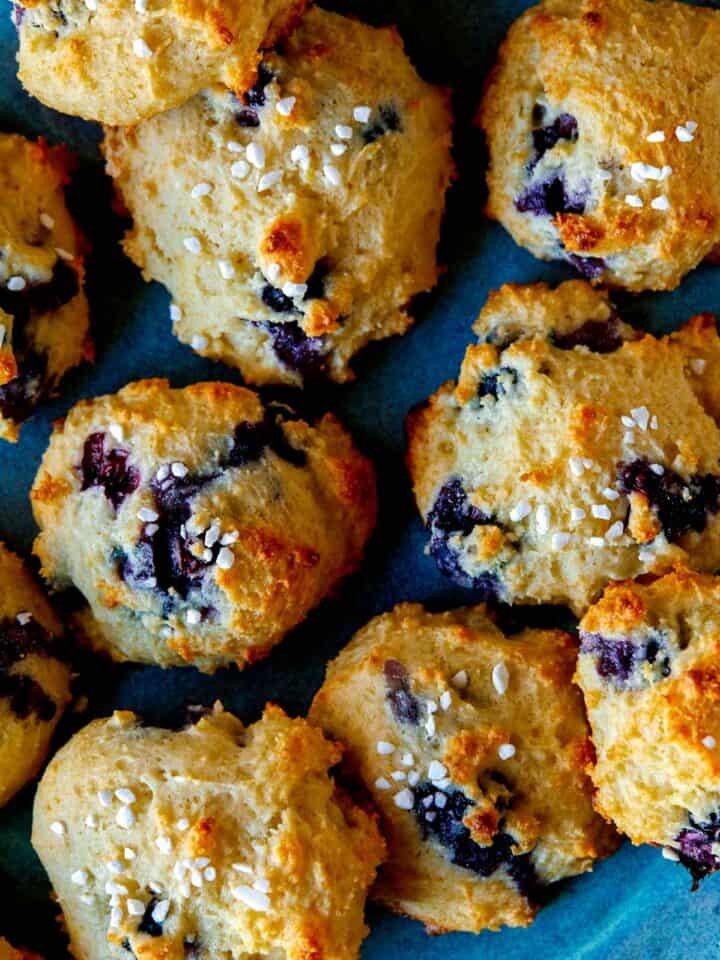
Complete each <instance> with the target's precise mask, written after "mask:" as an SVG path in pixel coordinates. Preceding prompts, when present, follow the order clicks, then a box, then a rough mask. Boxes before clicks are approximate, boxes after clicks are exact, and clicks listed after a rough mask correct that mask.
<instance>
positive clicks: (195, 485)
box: [129, 474, 216, 599]
mask: <svg viewBox="0 0 720 960" xmlns="http://www.w3.org/2000/svg"><path fill="white" fill-rule="evenodd" d="M215 476H216V475H215V474H213V475H211V476H209V477H207V478H205V479H203V480H197V479H196V478H194V477H192V476H191V475H190V474H187V475H186V476H184V477H176V476H174V475H173V474H170V476H169V477H166V478H165V479H164V480H162V481H158V480H154V481H153V483H152V490H153V493H154V494H155V503H156V506H157V510H158V514H159V516H158V520H157V522H156V524H155V526H157V528H158V529H157V530H156V531H155V533H154V534H153V535H152V536H151V537H147V536H143V537H142V538H141V539H140V541H139V542H138V544H137V547H136V551H135V555H134V556H133V558H132V559H131V561H130V564H129V569H130V572H131V575H132V578H133V579H134V581H135V583H136V584H137V585H138V586H140V587H142V586H143V585H144V584H145V585H147V580H148V579H149V578H150V577H154V579H155V587H156V588H157V589H158V590H160V591H162V592H163V593H170V592H171V591H174V592H176V593H177V594H178V595H179V596H181V597H182V598H183V599H185V598H186V597H187V595H188V593H189V592H190V590H191V589H192V588H193V587H194V586H196V585H198V584H199V583H200V581H201V580H202V578H203V576H204V574H205V570H206V564H204V563H203V562H202V560H200V559H199V558H198V557H196V556H195V555H194V554H193V553H191V552H190V544H191V541H190V540H189V539H188V538H187V537H186V536H183V532H182V527H183V524H185V523H187V521H188V520H189V519H190V515H191V513H192V505H191V503H192V499H193V497H195V495H196V494H197V493H198V491H199V490H200V488H201V486H202V485H203V484H204V483H208V482H209V481H210V480H212V479H214V478H215Z"/></svg>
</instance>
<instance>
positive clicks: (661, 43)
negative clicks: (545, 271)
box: [479, 0, 720, 290]
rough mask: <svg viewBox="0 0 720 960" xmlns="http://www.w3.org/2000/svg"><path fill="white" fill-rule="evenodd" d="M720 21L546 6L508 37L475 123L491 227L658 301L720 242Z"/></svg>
mask: <svg viewBox="0 0 720 960" xmlns="http://www.w3.org/2000/svg"><path fill="white" fill-rule="evenodd" d="M719 58H720V13H719V12H718V11H716V10H710V9H707V8H701V7H698V6H694V5H691V4H688V3H670V2H667V0H658V2H653V3H648V2H646V0H545V2H544V3H541V4H539V5H538V6H536V7H533V8H532V9H530V10H528V11H527V12H526V13H525V14H523V16H522V17H520V19H519V20H518V21H517V22H516V23H515V24H514V25H513V26H512V28H511V29H510V33H509V35H508V37H507V39H506V41H505V43H504V44H503V46H502V48H501V51H500V58H499V63H498V65H497V66H496V68H495V70H494V72H493V74H492V76H491V79H490V82H489V84H488V86H487V89H486V93H485V98H484V101H483V104H482V107H481V110H480V116H479V122H480V124H481V125H482V127H483V129H484V130H485V133H486V135H487V139H488V145H489V150H490V169H489V173H488V185H489V192H490V196H489V204H488V212H489V214H490V216H492V217H494V218H496V219H497V220H499V221H500V222H501V223H502V224H503V225H504V226H505V227H506V228H507V229H508V230H509V231H510V233H511V234H512V236H513V238H514V239H515V240H516V241H517V242H518V243H520V244H522V245H523V246H525V247H528V248H529V249H530V250H531V251H532V253H533V254H535V256H537V257H540V258H542V259H544V260H558V259H564V260H567V261H569V262H570V263H571V264H573V265H574V266H575V267H576V268H577V269H578V270H579V271H580V272H581V273H582V274H583V275H584V276H585V277H587V278H588V279H592V280H599V279H600V280H604V281H605V282H608V283H611V284H613V285H618V286H622V287H626V288H628V289H629V290H667V289H672V288H673V287H676V286H677V285H678V284H679V283H680V281H681V280H682V278H683V276H684V275H685V274H686V273H687V272H688V271H689V270H692V269H693V268H694V267H696V266H697V265H698V263H700V261H701V260H702V259H703V258H704V257H706V256H708V255H709V254H710V253H711V252H712V250H713V247H716V245H717V244H718V242H719V241H720V184H719V183H718V179H717V176H716V174H715V171H716V169H717V166H718V159H719V158H720V137H719V135H718V127H717V114H718V109H719V108H720V91H719V90H718V87H717V85H716V84H715V83H713V82H712V81H711V78H712V77H714V76H715V71H716V64H717V61H718V59H719Z"/></svg>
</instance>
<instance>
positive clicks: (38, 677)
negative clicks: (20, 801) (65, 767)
mask: <svg viewBox="0 0 720 960" xmlns="http://www.w3.org/2000/svg"><path fill="white" fill-rule="evenodd" d="M61 634H62V627H61V625H60V622H59V621H58V618H57V616H56V614H55V612H54V611H53V609H52V607H51V606H50V604H49V603H48V602H47V600H46V599H45V597H44V596H43V594H42V592H41V590H40V588H39V587H38V586H37V584H36V583H35V581H34V580H33V579H32V577H31V576H30V573H29V572H28V570H27V569H26V568H25V566H24V564H23V563H22V561H21V560H20V559H19V558H18V557H16V556H15V555H14V554H13V553H10V551H9V550H7V549H6V548H5V547H4V546H3V545H2V544H0V806H3V805H4V804H6V803H7V802H8V801H9V800H10V799H11V798H12V797H13V796H14V795H15V794H16V793H17V791H18V790H19V789H20V788H21V787H23V786H24V785H25V784H26V783H27V782H28V781H29V780H32V778H33V777H35V776H36V775H37V774H38V772H39V771H40V768H41V767H42V765H43V763H44V762H45V757H46V756H47V752H48V749H49V747H50V740H51V738H52V735H53V732H54V731H55V727H56V726H57V724H58V721H59V720H60V717H61V716H62V712H63V710H64V709H65V707H66V706H67V704H68V703H69V701H70V668H69V667H68V666H67V664H65V663H64V662H62V661H61V660H59V659H58V658H57V653H58V649H57V648H58V641H59V638H60V636H61Z"/></svg>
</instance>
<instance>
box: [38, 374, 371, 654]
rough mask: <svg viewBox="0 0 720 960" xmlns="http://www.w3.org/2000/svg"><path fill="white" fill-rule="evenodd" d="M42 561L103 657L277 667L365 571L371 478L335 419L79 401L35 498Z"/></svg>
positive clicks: (110, 399)
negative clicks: (308, 619)
mask: <svg viewBox="0 0 720 960" xmlns="http://www.w3.org/2000/svg"><path fill="white" fill-rule="evenodd" d="M32 502H33V509H34V512H35V517H36V519H37V522H38V525H39V526H40V530H41V533H40V536H39V537H38V538H37V540H36V542H35V552H36V553H37V555H38V556H39V557H40V560H41V562H42V568H43V573H44V575H45V576H46V577H47V579H48V580H49V581H50V582H51V583H52V584H53V586H54V587H56V588H60V589H64V588H66V587H70V586H75V587H76V588H77V589H78V590H80V591H81V593H82V594H83V595H84V596H85V598H86V599H87V601H88V604H89V608H88V609H87V610H86V611H85V612H84V613H83V614H81V622H82V626H83V629H84V631H85V633H86V634H87V635H88V637H89V639H90V641H91V642H92V643H93V645H95V646H96V647H98V648H100V649H103V650H106V651H107V652H109V653H110V654H111V655H112V656H113V657H115V658H116V659H120V660H136V661H140V662H142V663H158V664H160V665H161V666H171V665H181V664H193V665H195V666H196V667H198V668H199V669H201V670H206V671H213V670H215V669H217V667H219V666H222V665H223V664H227V663H231V662H236V663H237V664H238V665H240V666H243V665H244V664H247V663H252V662H253V661H255V660H258V659H259V658H261V657H262V656H264V655H266V654H267V653H268V652H269V650H270V649H271V647H272V646H274V644H276V643H278V642H279V641H280V640H281V639H282V637H283V636H284V635H285V634H286V633H287V632H288V630H290V629H291V628H292V627H294V626H295V625H296V624H297V623H299V622H300V621H301V620H302V619H303V618H304V617H305V616H306V614H307V613H308V612H309V611H310V610H311V609H312V608H313V607H315V606H316V605H317V604H318V603H319V602H320V601H321V600H322V599H323V598H324V597H325V596H327V594H328V593H329V592H330V591H331V590H332V589H333V588H334V587H335V585H336V584H337V583H338V581H339V580H341V579H342V578H343V577H344V576H346V575H347V574H348V573H350V572H352V571H354V570H355V569H357V567H358V566H359V564H360V561H361V558H362V553H363V548H364V546H365V543H366V541H367V538H368V536H369V534H370V531H371V530H372V527H373V525H374V522H375V512H376V504H375V480H374V472H373V469H372V466H371V464H370V463H369V462H368V461H367V460H366V459H365V458H364V457H362V456H361V455H360V454H359V453H358V452H357V450H356V449H355V448H354V446H353V444H352V440H351V438H350V436H349V435H348V434H347V433H346V431H345V430H344V429H343V427H342V426H341V425H340V423H339V422H338V420H337V419H336V418H335V417H334V416H332V414H326V415H325V416H323V417H322V418H321V419H320V420H319V421H318V422H317V423H316V424H315V425H311V424H309V423H306V422H305V421H304V420H301V419H300V418H299V417H298V416H297V415H296V414H295V413H294V412H293V411H292V410H290V408H288V407H286V406H280V405H277V404H268V405H267V406H264V405H263V403H262V401H261V400H260V398H259V397H258V396H257V395H256V394H255V393H252V392H251V391H249V390H245V389H243V388H241V387H235V386H232V385H231V384H227V383H199V384H195V385H194V386H191V387H186V388H185V389H183V390H173V389H171V388H170V386H169V385H168V383H167V381H164V380H144V381H140V382H138V383H134V384H130V386H127V387H125V388H124V389H123V390H121V391H120V392H119V393H117V394H114V395H112V396H107V397H100V398H97V399H95V400H87V401H82V402H81V403H79V404H78V405H77V406H76V407H74V408H73V409H72V410H71V411H70V413H69V414H68V416H67V418H66V419H65V420H64V421H63V422H62V423H59V424H58V425H56V428H55V431H54V433H53V436H52V438H51V441H50V446H49V448H48V450H47V452H46V453H45V456H44V458H43V462H42V466H41V468H40V470H39V472H38V475H37V478H36V480H35V484H34V487H33V490H32Z"/></svg>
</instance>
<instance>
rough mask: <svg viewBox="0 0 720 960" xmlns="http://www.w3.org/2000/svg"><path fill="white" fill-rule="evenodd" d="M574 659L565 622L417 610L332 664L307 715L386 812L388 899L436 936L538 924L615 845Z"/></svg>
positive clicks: (393, 619)
mask: <svg viewBox="0 0 720 960" xmlns="http://www.w3.org/2000/svg"><path fill="white" fill-rule="evenodd" d="M575 654H576V649H575V645H574V643H573V640H572V638H571V637H570V636H569V635H568V634H565V633H561V632H560V631H539V630H526V631H524V632H523V633H521V634H519V635H517V636H513V637H511V638H508V637H506V636H504V635H503V633H501V631H500V630H499V629H498V628H497V627H496V626H494V625H493V623H491V622H490V620H488V618H487V616H486V613H485V608H484V607H475V608H467V609H464V610H456V611H453V612H451V613H445V614H430V613H427V612H426V611H425V610H424V609H423V608H422V607H421V606H419V605H411V604H405V605H401V606H399V607H396V608H395V610H394V611H393V612H392V613H389V614H386V615H384V616H381V617H378V618H377V619H375V620H373V621H371V623H370V624H368V626H366V627H365V628H364V629H363V630H361V631H360V632H359V633H358V634H357V636H356V637H355V638H354V639H353V641H352V642H351V643H350V645H349V646H348V647H346V649H345V650H344V651H343V652H342V653H341V654H340V656H339V657H338V658H337V659H336V660H335V661H334V662H333V663H331V664H330V666H329V668H328V673H327V679H326V681H325V684H324V686H323V687H322V688H321V690H320V692H319V693H318V694H317V696H316V698H315V702H314V704H313V707H312V710H311V713H310V716H311V718H312V719H313V720H314V721H316V722H317V723H319V724H320V725H321V726H323V727H324V729H325V730H326V731H327V732H328V733H329V734H330V735H331V736H338V737H341V738H342V740H343V742H344V743H345V744H346V746H347V755H346V759H347V763H348V772H349V775H350V777H351V779H352V778H359V779H360V780H361V781H362V783H363V784H364V785H365V787H367V789H368V790H369V791H370V792H371V794H372V796H373V799H374V801H375V803H376V804H377V806H378V808H379V810H380V811H381V815H382V827H383V832H384V835H385V837H386V838H387V841H388V847H389V859H388V863H387V865H386V866H385V867H384V868H383V870H382V871H381V875H380V879H379V881H378V884H377V886H376V888H375V894H376V896H377V897H378V899H380V900H381V901H382V902H384V903H386V904H387V905H389V906H390V907H391V908H392V909H394V910H396V911H398V912H401V913H406V914H408V915H410V916H412V917H415V918H417V919H419V920H422V921H423V922H424V923H425V924H426V925H427V926H428V927H429V928H431V929H433V930H435V931H442V930H470V931H478V930H482V929H484V928H486V927H489V928H491V929H497V928H499V927H500V926H502V925H503V924H507V925H510V926H527V925H528V924H529V923H531V922H532V919H533V917H534V916H535V913H536V911H537V908H538V905H539V903H540V902H541V900H542V897H543V888H544V887H545V886H546V885H547V884H550V883H553V882H554V881H556V880H560V879H561V878H562V877H568V876H572V875H574V874H578V873H582V872H583V871H585V870H589V869H591V867H592V863H593V861H594V860H595V859H596V858H598V857H602V856H604V855H606V854H608V853H610V852H611V851H612V850H613V849H614V847H615V845H616V841H615V834H614V831H613V830H612V829H611V828H609V827H608V826H607V825H606V824H605V823H604V822H603V820H602V819H601V818H600V817H599V816H597V815H596V814H595V813H594V811H593V808H592V803H591V783H590V780H589V778H588V777H587V775H586V772H585V770H586V767H587V766H588V764H589V763H590V761H591V760H592V748H591V746H590V742H589V734H588V728H587V724H586V722H585V718H584V714H583V709H582V698H581V696H580V691H579V690H578V689H577V688H576V687H575V686H574V685H573V684H572V683H571V678H572V673H573V669H574V666H575Z"/></svg>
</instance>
